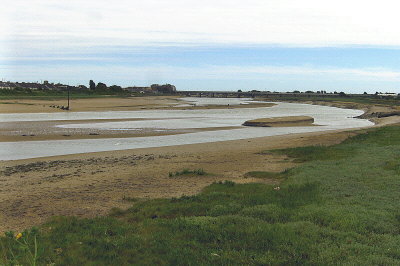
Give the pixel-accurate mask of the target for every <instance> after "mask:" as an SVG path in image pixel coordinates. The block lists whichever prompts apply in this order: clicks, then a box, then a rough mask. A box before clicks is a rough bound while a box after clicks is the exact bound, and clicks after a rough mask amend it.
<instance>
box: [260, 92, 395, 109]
mask: <svg viewBox="0 0 400 266" xmlns="http://www.w3.org/2000/svg"><path fill="white" fill-rule="evenodd" d="M260 99H262V100H266V101H268V100H270V101H292V102H306V101H319V102H341V103H357V104H371V105H392V106H399V105H400V97H384V98H380V97H377V96H369V97H365V96H347V95H346V96H343V97H339V96H336V97H332V96H330V95H325V96H321V95H301V94H300V95H298V96H291V95H284V94H282V95H279V96H270V97H260Z"/></svg>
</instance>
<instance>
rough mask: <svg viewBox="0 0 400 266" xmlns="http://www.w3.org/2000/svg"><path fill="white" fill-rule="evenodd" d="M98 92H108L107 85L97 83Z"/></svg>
mask: <svg viewBox="0 0 400 266" xmlns="http://www.w3.org/2000/svg"><path fill="white" fill-rule="evenodd" d="M96 90H98V91H104V90H107V85H106V84H104V83H101V82H99V83H97V86H96Z"/></svg>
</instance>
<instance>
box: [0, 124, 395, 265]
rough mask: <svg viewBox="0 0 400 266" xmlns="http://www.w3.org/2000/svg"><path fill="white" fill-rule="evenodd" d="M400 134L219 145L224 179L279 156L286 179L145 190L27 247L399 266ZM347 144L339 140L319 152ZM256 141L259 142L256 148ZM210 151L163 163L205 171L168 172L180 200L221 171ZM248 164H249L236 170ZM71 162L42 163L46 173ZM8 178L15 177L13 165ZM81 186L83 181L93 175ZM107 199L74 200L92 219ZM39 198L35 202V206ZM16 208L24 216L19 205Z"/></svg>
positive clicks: (61, 225) (141, 259) (106, 258)
mask: <svg viewBox="0 0 400 266" xmlns="http://www.w3.org/2000/svg"><path fill="white" fill-rule="evenodd" d="M399 132H400V128H399V126H397V127H396V126H392V127H381V128H375V129H369V130H362V131H358V132H336V133H324V134H322V135H318V137H317V135H315V136H304V135H287V136H281V137H280V138H283V137H284V138H285V139H279V138H273V139H271V138H269V139H266V138H264V139H259V140H258V139H252V140H250V143H245V142H235V143H228V144H229V145H224V144H227V143H216V144H215V146H217V147H215V148H220V149H219V152H221V153H222V152H225V154H223V156H221V159H222V160H224V161H223V162H222V161H221V163H222V164H223V165H226V166H227V165H229V164H231V165H230V166H231V167H230V168H227V169H226V170H227V171H231V172H230V173H229V172H227V176H228V177H231V178H234V177H235V175H236V176H237V175H238V174H240V171H243V170H245V169H252V170H254V171H257V172H259V173H262V172H264V173H265V175H266V174H268V176H274V175H272V174H271V172H272V171H273V169H271V168H269V167H270V166H271V165H274V163H273V162H272V163H270V161H271V160H276V162H280V163H281V168H276V169H275V172H280V173H279V174H276V175H275V176H276V178H277V179H276V180H275V181H274V182H272V181H273V179H272V180H271V179H267V180H265V179H264V180H263V179H260V180H253V181H257V183H251V184H237V183H247V182H240V179H238V180H237V181H238V182H237V183H233V182H230V181H225V182H216V183H214V184H212V185H210V186H207V187H206V188H205V189H203V190H202V192H201V193H200V194H198V195H196V196H184V197H181V198H172V199H155V200H143V198H140V197H138V196H137V195H138V194H134V193H132V194H125V196H124V197H123V198H122V199H121V200H120V201H125V202H127V203H126V205H130V206H131V208H129V209H127V210H122V209H113V210H112V212H111V214H110V215H109V216H106V217H99V218H96V219H77V218H68V217H59V218H56V219H53V220H52V222H50V223H48V224H45V225H42V226H41V227H40V229H39V230H32V231H25V232H23V233H22V235H20V236H19V237H21V240H19V241H26V242H25V243H27V246H28V247H30V248H31V249H33V248H34V246H35V244H34V242H35V243H37V245H36V246H37V247H39V248H38V252H37V257H36V256H35V262H37V263H45V262H46V263H47V262H52V263H57V264H63V263H68V264H86V263H95V264H111V263H114V264H148V265H149V264H174V262H176V261H179V263H182V264H292V263H297V264H318V265H331V264H332V265H333V264H335V265H336V264H359V265H379V264H384V265H396V264H398V263H399V257H400V253H399V251H398V249H397V248H396V247H397V246H398V245H399V244H400V243H398V242H399V241H398V240H399V239H398V223H399V221H398V206H397V205H398V204H397V198H398V197H399V196H400V195H399V191H398V189H396V188H397V187H398V185H399V179H398V171H399V169H400V168H399V162H398V160H396V159H395V158H397V157H396V155H398V150H399V144H400V135H399ZM349 136H352V137H350V138H348V137H349ZM346 138H347V139H346ZM344 139H346V140H345V141H344V142H343V143H341V144H338V145H333V146H329V147H327V146H314V145H315V144H329V142H330V144H334V143H337V142H341V141H342V140H344ZM253 141H254V143H253V144H254V145H256V146H257V147H253V146H252V145H253V144H251V143H252V142H253ZM280 141H282V142H281V144H282V146H281V147H284V146H286V147H291V146H296V145H298V144H306V145H308V144H311V145H312V146H307V147H301V148H289V149H281V150H278V151H277V150H276V148H277V147H279V142H280ZM315 141H320V142H319V143H317V142H315ZM325 141H327V142H325ZM299 142H300V143H299ZM220 145H224V146H220ZM190 146H197V148H196V153H195V154H196V155H197V156H199V152H201V151H204V152H205V154H204V156H206V157H201V156H200V158H199V157H197V158H196V157H193V156H191V155H195V154H191V153H186V154H185V155H184V153H185V149H186V148H188V147H190ZM209 146H211V145H187V146H184V147H181V148H182V149H179V151H177V152H178V153H177V154H176V155H177V157H173V156H172V157H169V158H168V159H167V158H165V157H163V159H166V160H174V159H178V158H181V157H180V156H181V155H184V156H185V159H184V160H185V161H184V162H180V163H179V166H183V165H185V164H186V165H188V164H189V165H188V166H189V167H191V168H189V169H198V167H202V166H204V169H203V171H179V172H177V173H175V174H174V173H172V174H171V173H170V174H168V177H167V178H169V179H173V180H181V182H182V183H181V184H182V186H181V187H180V191H179V193H177V194H176V195H175V197H177V196H180V195H182V194H183V192H185V186H186V187H190V184H193V183H196V182H199V180H202V179H203V178H204V179H208V178H210V177H212V176H215V175H214V174H213V173H212V172H210V171H209V170H211V169H209V168H206V167H207V166H208V165H209V163H210V160H211V161H214V159H215V157H210V149H211V147H209ZM218 146H219V147H218ZM238 146H239V147H238ZM249 147H253V148H252V149H251V148H249ZM221 148H224V150H222V149H221ZM264 148H267V150H264ZM161 150H162V149H161ZM161 150H159V151H160V152H161ZM235 150H236V151H238V152H241V153H242V154H241V156H240V159H239V160H237V161H235V160H232V157H231V156H230V154H231V152H233V153H234V151H235ZM255 151H257V152H255ZM126 152H129V151H126ZM181 152H183V153H182V154H181V155H180V153H181ZM186 152H187V150H186ZM211 154H213V153H211ZM154 155H156V153H154V154H153V155H150V154H147V155H143V156H144V157H141V159H138V160H139V161H140V160H142V159H143V161H144V162H152V161H156V160H158V159H162V158H161V157H159V156H158V157H157V156H154ZM159 155H160V154H159ZM249 155H250V156H253V157H252V158H253V159H256V158H257V157H258V160H257V159H256V161H251V160H247V157H248V156H249ZM150 156H154V157H153V159H149V158H151V157H150ZM145 157H147V158H145ZM137 158H139V157H137ZM108 159H110V158H108ZM126 159H127V160H128V161H130V163H132V160H134V158H132V157H129V156H128V157H126ZM181 159H183V157H182V158H181ZM120 161H121V160H116V161H115V162H112V160H111V161H110V162H109V163H110V164H112V163H114V164H117V163H118V162H120ZM44 162H45V164H47V163H49V162H48V161H47V160H44ZM240 162H243V163H245V164H243V165H237V164H238V163H239V164H240ZM296 162H302V163H303V164H302V165H297V167H295V168H293V169H291V170H288V171H280V170H282V169H286V168H288V167H292V166H296V164H297V163H296ZM71 163H72V162H69V163H67V165H72V164H71ZM62 164H63V162H59V163H55V165H54V166H52V165H47V166H46V165H44V169H47V168H49V167H50V168H51V167H56V165H62ZM100 165H104V162H101V163H100ZM246 165H247V166H246ZM171 166H172V165H171ZM175 166H177V165H175ZM193 166H194V167H195V168H192V167H193ZM366 166H367V167H366ZM235 167H238V169H236V168H235ZM246 167H247V168H246ZM28 168H29V169H32V167H28ZM41 168H43V165H38V166H37V169H41ZM175 169H176V168H175ZM236 170H238V171H239V172H238V171H236ZM8 171H9V173H10V174H11V173H12V171H13V169H12V168H10V169H8ZM185 172H186V173H190V174H189V175H186V176H185V175H184V174H182V173H185ZM196 173H198V174H196ZM110 176H115V175H113V174H108V179H110ZM150 176H152V175H151V174H150ZM55 178H57V177H55ZM146 179H147V178H146ZM242 179H243V180H245V178H242ZM80 180H81V181H82V182H84V181H83V180H84V178H80ZM128 180H129V178H127V179H125V180H124V181H125V182H122V180H117V181H118V184H119V185H120V187H122V188H125V187H126V188H127V191H129V189H132V187H129V183H128V182H129V181H128ZM127 181H128V182H127ZM216 181H217V180H216ZM235 181H236V180H235ZM116 183H117V182H116ZM149 183H152V180H151V179H150V180H149V181H147V182H144V184H143V186H147V185H149ZM157 185H158V187H160V188H164V189H165V191H167V190H169V191H171V189H173V187H168V186H166V185H165V183H163V182H160V183H158V184H157ZM94 187H101V186H100V184H91V186H87V190H88V191H90V190H92V189H93V188H94ZM18 192H19V191H17V193H18ZM54 192H57V193H54ZM54 192H53V193H54V194H56V195H59V198H63V197H70V196H72V195H73V193H71V192H70V193H59V192H60V191H59V190H56V191H54ZM132 192H133V191H132ZM186 195H188V194H186ZM110 196H111V194H107V193H99V191H96V193H93V194H92V195H90V196H87V197H86V199H85V202H86V205H85V202H84V201H83V200H82V202H80V201H76V200H75V199H74V198H71V199H70V202H74V204H73V205H75V206H85V207H86V208H85V209H84V210H85V213H84V214H83V215H82V216H84V215H87V212H90V211H91V210H92V209H91V208H90V207H89V206H87V205H88V204H90V203H91V200H92V199H96V200H97V201H98V202H101V201H104V199H105V201H107V200H108V199H109V197H110ZM171 196H173V195H169V196H168V197H171ZM160 197H161V198H162V197H163V196H162V195H158V197H157V198H160ZM36 199H37V197H36V198H34V200H33V201H32V199H31V201H30V202H31V203H32V202H35V203H34V204H35V205H36V202H37V201H36ZM22 202H24V201H22ZM52 202H57V199H55V200H52ZM70 205H72V204H69V206H70ZM115 206H117V205H115ZM15 207H16V208H15V210H16V211H18V210H19V208H18V207H19V206H17V205H16V206H15ZM64 207H68V205H65V206H64ZM100 214H101V213H100ZM34 239H35V241H34ZM36 240H37V241H36ZM0 241H1V243H2V245H1V248H2V250H3V254H4V255H3V257H2V260H3V262H4V263H5V264H7V263H8V262H9V261H12V260H14V259H15V262H18V263H19V264H23V263H25V262H29V261H32V257H30V255H29V253H28V252H24V251H23V250H22V251H21V249H19V247H20V245H18V243H16V240H15V238H14V235H12V234H11V235H10V236H9V237H8V238H2V239H1V240H0ZM15 254H16V255H17V257H15V256H14V255H15Z"/></svg>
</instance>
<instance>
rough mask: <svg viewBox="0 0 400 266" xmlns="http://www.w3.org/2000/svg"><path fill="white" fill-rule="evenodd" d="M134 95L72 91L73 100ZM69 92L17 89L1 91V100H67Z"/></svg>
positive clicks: (110, 91)
mask: <svg viewBox="0 0 400 266" xmlns="http://www.w3.org/2000/svg"><path fill="white" fill-rule="evenodd" d="M131 94H132V93H129V92H127V91H122V90H93V91H91V90H71V91H70V97H71V98H96V97H115V96H117V97H120V96H130V95H131ZM67 97H68V91H65V90H44V89H43V90H31V89H29V88H15V89H9V90H0V100H7V99H44V100H49V99H66V98H67Z"/></svg>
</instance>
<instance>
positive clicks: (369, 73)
mask: <svg viewBox="0 0 400 266" xmlns="http://www.w3.org/2000/svg"><path fill="white" fill-rule="evenodd" d="M1 3H2V8H1V9H0V78H3V79H6V80H18V81H23V80H25V81H40V80H44V79H47V80H50V81H53V82H58V81H60V82H65V83H70V84H77V83H84V84H86V83H88V80H89V79H94V80H95V81H97V82H99V81H102V82H106V83H107V84H109V85H111V84H119V85H124V86H128V85H148V84H150V83H167V82H168V83H173V84H176V85H177V87H178V89H181V90H185V89H218V90H236V89H245V90H247V89H262V90H264V89H265V90H280V91H288V90H294V89H300V90H308V89H312V90H316V89H325V90H330V91H333V90H345V91H348V92H363V91H369V92H375V91H376V90H380V91H395V92H400V49H399V48H400V28H399V26H398V25H400V16H399V15H398V14H399V10H400V9H399V7H400V4H399V3H398V1H392V0H381V1H365V0H364V1H358V0H347V1H343V0H336V1H322V0H319V1H318V0H316V1H314V0H303V1H301V0H300V1H299V0H297V1H296V0H247V1H242V0H241V1H237V0H229V1H225V0H223V1H216V0H214V1H211V0H202V1H198V0H169V1H165V0H146V1H126V0H114V1H103V0H96V1H92V0H86V1H83V0H80V1H77V0H68V1H67V0H57V1H54V0H13V1H9V0H2V1H1Z"/></svg>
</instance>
